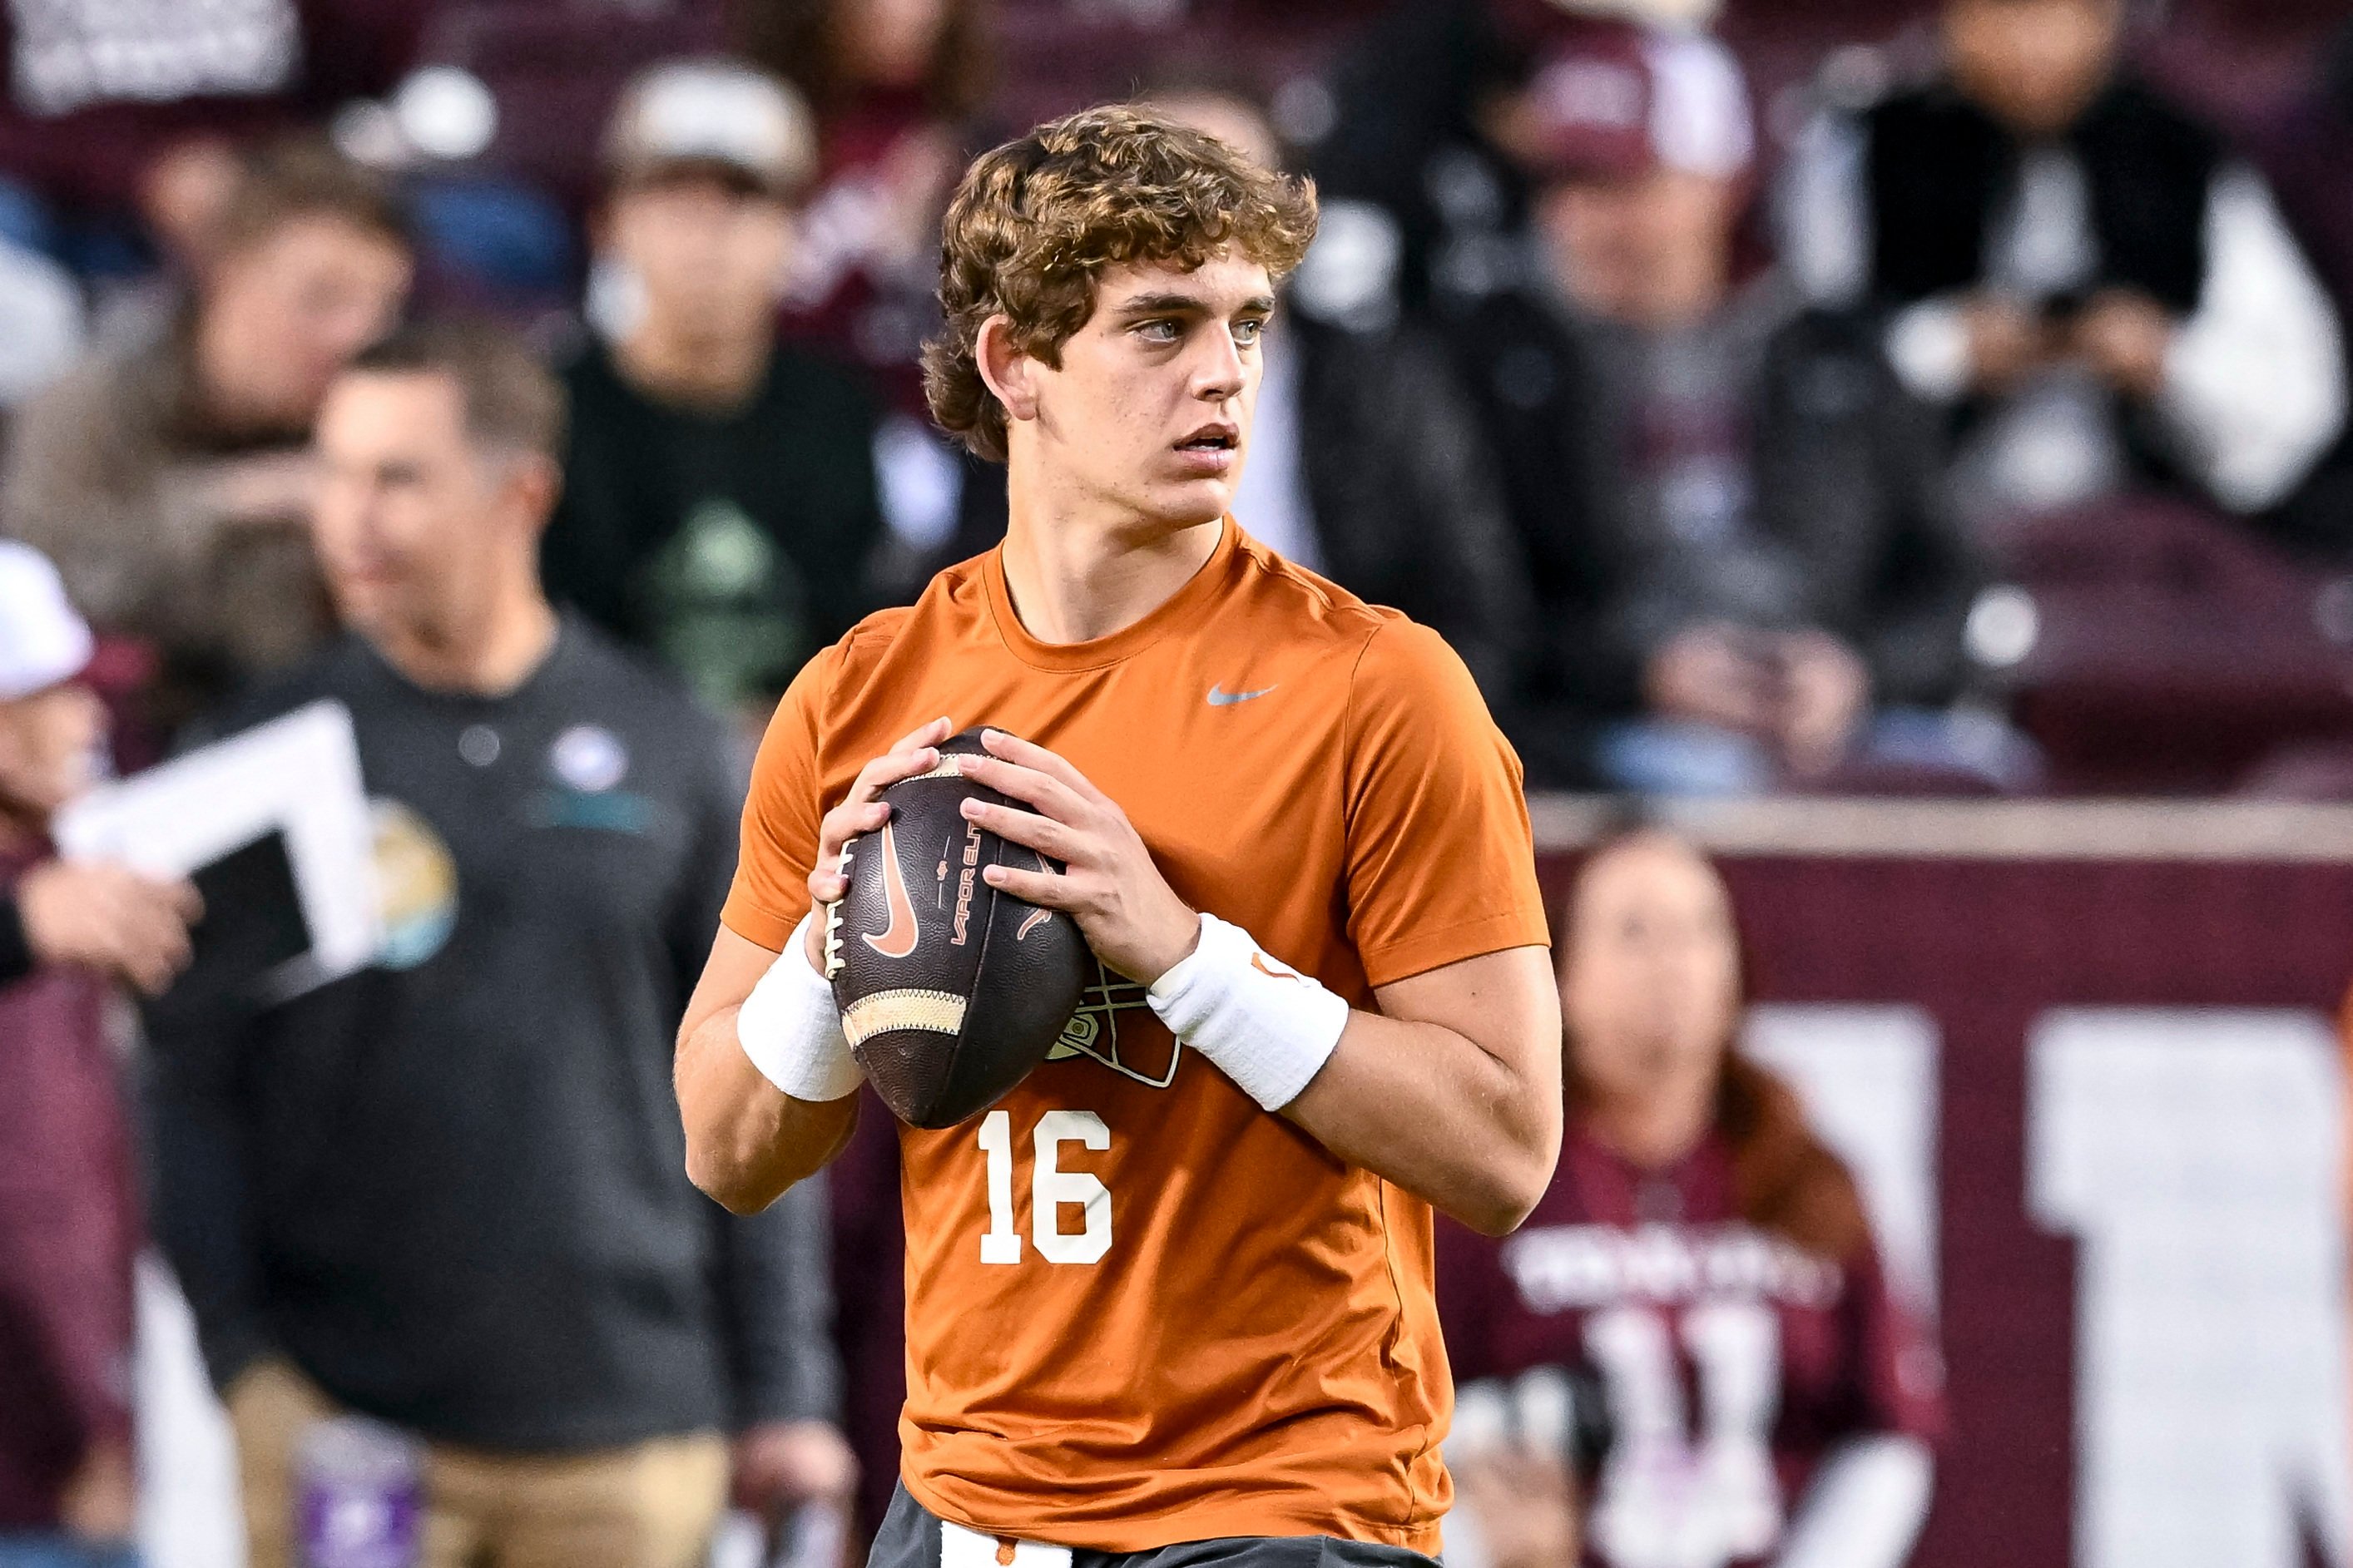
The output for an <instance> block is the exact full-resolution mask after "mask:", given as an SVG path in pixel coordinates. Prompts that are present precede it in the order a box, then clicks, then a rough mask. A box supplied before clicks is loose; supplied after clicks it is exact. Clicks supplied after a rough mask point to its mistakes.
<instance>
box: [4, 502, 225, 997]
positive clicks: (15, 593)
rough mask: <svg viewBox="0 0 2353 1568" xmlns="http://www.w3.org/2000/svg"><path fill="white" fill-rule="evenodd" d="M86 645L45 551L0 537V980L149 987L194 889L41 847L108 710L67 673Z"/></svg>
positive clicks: (176, 964)
mask: <svg viewBox="0 0 2353 1568" xmlns="http://www.w3.org/2000/svg"><path fill="white" fill-rule="evenodd" d="M90 647H91V643H90V627H89V626H87V625H85V624H84V623H83V621H82V618H81V616H79V615H77V614H76V613H75V611H74V609H73V606H72V605H69V604H68V603H67V601H66V595H65V589H64V587H63V586H62V585H61V584H59V582H58V574H57V569H56V568H55V567H53V566H52V565H50V564H49V563H48V560H47V557H45V556H43V555H42V554H41V553H40V552H38V551H37V550H35V549H33V548H32V547H31V546H30V545H26V544H18V543H16V542H12V541H6V540H0V818H8V819H14V821H13V823H11V822H9V821H5V820H0V863H5V862H7V861H9V860H12V859H13V860H14V861H15V862H16V864H15V865H14V866H13V868H6V869H0V985H6V984H9V983H10V982H12V981H16V980H22V979H23V978H24V977H25V976H26V975H27V974H29V973H32V972H33V971H34V970H36V969H42V968H66V967H79V968H84V969H94V970H98V971H100V972H101V973H107V974H111V975H114V976H116V977H118V978H120V979H122V980H125V981H128V982H130V983H131V984H133V985H136V986H138V987H139V988H140V989H141V990H142V991H146V992H149V993H151V994H152V993H153V992H158V991H161V990H163V989H164V986H166V985H168V984H171V982H172V977H173V976H174V975H175V974H177V973H179V972H180V971H181V970H182V969H183V968H185V967H186V965H187V962H188V922H189V921H191V920H193V919H195V913H196V908H197V906H196V901H195V889H192V888H190V887H189V886H188V885H187V884H186V883H185V882H159V881H154V880H151V879H148V878H145V877H142V876H140V875H139V874H138V873H136V872H134V871H131V870H128V869H125V868H122V867H121V866H113V865H105V864H96V865H85V864H79V863H75V862H70V861H65V860H60V859H58V858H56V857H55V856H54V855H52V854H50V853H49V851H48V847H47V832H46V829H47V824H48V819H49V816H50V815H51V814H52V812H53V811H54V809H55V807H56V805H61V804H63V802H64V800H65V799H66V798H67V797H68V796H69V795H77V794H79V793H80V791H81V789H82V788H83V787H84V786H85V785H86V784H88V783H89V782H90V776H91V774H90V762H91V760H92V759H94V758H95V757H96V756H97V755H98V754H99V742H100V731H101V728H102V726H103V724H104V721H105V713H104V710H102V709H101V708H100V705H99V702H98V700H97V699H96V698H95V697H93V696H92V695H90V691H89V690H88V689H86V688H85V687H83V686H81V685H80V684H79V682H78V680H77V679H76V678H77V677H79V675H80V674H81V672H82V669H83V667H84V666H86V665H88V664H89V663H90ZM12 778H13V779H14V780H15V781H16V784H15V788H14V789H11V788H10V787H9V785H8V783H7V782H6V781H8V780H9V779H12ZM27 781H34V782H27ZM27 795H31V796H37V797H38V798H37V801H35V802H34V803H33V804H26V800H25V799H24V798H23V797H25V796H27ZM51 797H54V799H52V798H51Z"/></svg>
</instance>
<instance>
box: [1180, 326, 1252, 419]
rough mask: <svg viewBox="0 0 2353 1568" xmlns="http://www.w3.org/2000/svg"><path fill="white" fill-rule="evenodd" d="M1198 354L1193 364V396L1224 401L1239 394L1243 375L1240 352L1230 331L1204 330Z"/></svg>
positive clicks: (1244, 372)
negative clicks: (1201, 345)
mask: <svg viewBox="0 0 2353 1568" xmlns="http://www.w3.org/2000/svg"><path fill="white" fill-rule="evenodd" d="M1201 338H1202V343H1203V347H1202V349H1201V357H1200V358H1199V360H1198V361H1197V362H1196V363H1195V364H1194V366H1193V392H1194V395H1195V396H1197V397H1199V398H1200V399H1201V400H1202V401H1204V402H1207V403H1223V402H1224V401H1226V399H1228V398H1229V397H1233V396H1237V395H1240V392H1241V390H1242V386H1243V384H1244V380H1245V376H1246V368H1245V366H1244V365H1243V363H1242V351H1241V348H1240V345H1239V344H1237V343H1236V342H1234V340H1233V334H1232V333H1230V332H1204V333H1202V334H1201Z"/></svg>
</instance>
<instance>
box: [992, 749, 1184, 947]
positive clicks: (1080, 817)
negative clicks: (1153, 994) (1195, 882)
mask: <svg viewBox="0 0 2353 1568" xmlns="http://www.w3.org/2000/svg"><path fill="white" fill-rule="evenodd" d="M980 743H981V744H982V745H983V746H985V747H987V750H988V755H987V756H986V757H974V758H967V759H966V760H965V763H964V764H963V766H964V776H965V777H966V778H968V779H970V780H972V781H973V782H974V783H975V784H986V785H987V787H989V788H990V789H993V790H995V791H997V794H999V795H1009V796H1010V797H1012V798H1013V799H1015V800H1018V801H1020V802H1022V803H1024V804H1025V805H1029V806H1032V807H1034V808H1035V809H1034V810H1032V811H1022V810H1019V809H1018V808H1017V807H1013V806H1005V805H988V804H987V803H985V802H982V801H977V800H967V801H965V803H964V815H965V819H966V820H967V821H970V822H975V823H977V824H979V825H980V826H981V827H983V828H984V829H986V830H987V831H988V832H990V833H994V834H996V835H997V837H1000V838H1002V839H1004V840H1006V841H1007V842H1008V843H1010V844H1018V845H1021V846H1022V847H1025V848H1029V849H1035V850H1036V851H1037V852H1038V853H1039V854H1040V855H1043V856H1045V857H1046V858H1048V859H1050V860H1059V861H1060V862H1061V863H1062V865H1063V867H1064V868H1065V869H1063V870H1062V871H1061V872H1060V873H1059V874H1058V873H1055V872H1051V871H1023V870H1017V869H1016V868H1013V867H1010V866H991V867H989V868H987V870H985V871H984V872H983V873H982V875H983V876H985V877H986V878H987V879H988V885H989V886H990V887H992V888H997V889H1003V890H1004V891H1006V892H1008V893H1011V894H1012V895H1013V896H1014V897H1015V898H1017V899H1027V900H1029V901H1030V902H1031V903H1033V904H1037V905H1039V907H1041V908H1044V909H1050V910H1063V911H1065V912H1066V913H1068V914H1069V915H1070V916H1071V918H1072V919H1073V920H1075V921H1078V922H1079V931H1080V932H1081V933H1082V935H1084V936H1085V937H1086V939H1087V944H1088V945H1089V946H1090V947H1092V948H1093V949H1094V950H1095V956H1097V957H1098V958H1101V959H1102V960H1103V962H1104V963H1107V964H1109V965H1110V966H1111V967H1112V968H1113V969H1116V970H1118V971H1119V972H1120V973H1122V974H1124V975H1126V976H1127V977H1128V978H1129V979H1130V980H1133V981H1135V982H1137V983H1138V984H1144V985H1149V984H1152V983H1153V982H1154V981H1155V980H1157V979H1159V978H1160V977H1161V976H1162V975H1163V974H1166V973H1168V971H1169V970H1170V969H1172V968H1174V967H1175V966H1176V963H1177V962H1178V961H1179V960H1181V959H1182V958H1184V956H1185V955H1186V954H1187V953H1188V952H1192V951H1193V944H1194V943H1195V942H1197V941H1198V940H1199V938H1200V934H1201V918H1200V916H1199V915H1198V914H1197V913H1196V912H1195V911H1194V910H1191V909H1189V908H1187V906H1186V903H1185V900H1182V899H1180V898H1178V897H1177V896H1176V889H1173V888H1171V887H1170V886H1169V885H1168V881H1167V879H1166V878H1165V877H1163V876H1161V874H1160V868H1159V867H1158V866H1155V865H1154V864H1153V861H1152V851H1151V850H1149V849H1147V848H1145V844H1144V839H1143V837H1142V836H1140V835H1139V834H1138V833H1137V832H1136V831H1135V828H1134V825H1133V824H1131V823H1130V822H1129V821H1128V820H1127V813H1125V812H1124V811H1122V810H1120V808H1119V805H1118V803H1117V802H1115V801H1113V799H1112V798H1111V797H1110V796H1109V795H1105V794H1103V791H1101V790H1099V789H1097V788H1096V787H1095V786H1094V785H1093V784H1090V783H1088V782H1087V778H1086V775H1085V774H1084V773H1081V772H1079V770H1078V769H1076V768H1074V767H1072V766H1071V764H1070V763H1067V762H1065V761H1064V760H1063V759H1062V758H1060V757H1058V756H1056V755H1055V754H1054V753H1053V752H1050V751H1048V750H1047V749H1046V748H1045V747H1043V746H1039V745H1033V744H1031V743H1030V742H1028V741H1023V740H1018V739H1017V738H1015V737H1014V736H1011V735H1008V734H1005V733H1004V732H1003V731H997V730H987V731H982V733H981V737H980Z"/></svg>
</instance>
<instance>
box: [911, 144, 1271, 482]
mask: <svg viewBox="0 0 2353 1568" xmlns="http://www.w3.org/2000/svg"><path fill="white" fill-rule="evenodd" d="M1314 237H1315V186H1314V183H1313V182H1311V181H1308V180H1306V179H1303V178H1293V177H1291V176H1288V175H1284V174H1275V173H1273V172H1272V171H1271V170H1268V169H1263V168H1261V167H1260V166H1259V165H1258V164H1256V163H1252V162H1251V161H1250V159H1248V158H1246V157H1244V156H1243V155H1242V154H1241V153H1237V152H1235V151H1234V150H1233V149H1232V148H1231V147H1229V146H1227V145H1226V144H1225V143H1224V142H1219V141H1218V140H1217V139H1216V138H1214V137H1210V136H1205V135H1203V134H1202V133H1201V132H1198V131H1195V130H1192V129H1190V128H1189V127H1187V126H1183V125H1179V124H1177V123H1176V122H1175V121H1171V120H1166V119H1163V118H1161V117H1160V116H1159V115H1156V114H1154V113H1153V112H1151V111H1150V110H1143V109H1137V108H1134V107H1132V106H1128V105H1109V106H1105V107H1103V108H1097V109H1088V110H1080V111H1079V112H1078V113H1076V114H1069V115H1065V116H1063V117H1062V118H1061V119H1060V120H1056V121H1049V122H1048V123H1047V124H1044V125H1041V126H1039V127H1038V129H1037V130H1035V131H1032V132H1029V135H1027V136H1024V137H1022V138H1021V139H1020V140H1019V141H1018V142H1007V143H1006V144H1005V145H1004V146H1002V147H998V148H996V149H995V150H993V151H991V152H987V153H982V154H981V155H980V156H979V157H978V158H976V159H975V160H974V161H973V165H972V167H971V168H969V169H967V170H965V176H964V180H963V182H962V183H961V184H958V185H957V186H956V192H955V199H954V200H952V201H951V202H950V203H949V204H948V211H947V217H946V219H945V221H944V224H943V225H942V237H941V242H940V309H941V312H942V314H943V315H944V316H945V318H946V325H945V329H944V331H942V332H941V333H940V335H939V336H938V337H937V338H934V340H933V341H932V342H928V343H925V344H924V345H923V395H924V396H925V398H926V399H928V400H929V402H930V404H931V407H932V417H933V418H934V419H936V420H938V421H939V423H940V427H941V428H942V429H944V430H945V431H947V432H948V434H950V435H952V436H954V437H956V438H957V439H958V440H960V441H962V442H963V443H964V444H965V446H966V447H969V448H971V449H972V451H974V452H975V453H976V454H977V455H979V456H980V457H982V458H987V459H988V460H990V461H991V462H1003V461H1004V460H1005V409H1004V406H1003V405H1001V404H999V403H998V402H997V398H996V395H994V394H992V393H991V392H990V391H989V390H988V387H987V384H986V383H985V382H983V381H982V380H981V377H980V366H979V363H978V362H977V360H976V357H975V345H976V343H977V342H978V341H979V338H980V329H981V325H982V323H984V322H986V321H987V320H988V319H989V318H990V317H991V316H998V315H1001V316H1003V317H1005V318H1006V319H1007V321H1009V322H1010V323H1011V325H1012V336H1013V342H1014V345H1015V346H1016V347H1017V348H1018V349H1019V350H1020V351H1021V352H1022V353H1026V354H1029V355H1031V356H1032V357H1034V358H1037V359H1040V360H1043V361H1044V362H1045V363H1048V364H1052V365H1059V364H1060V356H1061V347H1062V344H1063V343H1065V342H1069V341H1070V338H1071V334H1072V333H1074V332H1076V331H1078V330H1079V329H1080V328H1081V327H1083V326H1085V325H1086V323H1087V318H1088V317H1089V316H1091V315H1092V314H1093V313H1094V307H1095V284H1096V282H1097V280H1098V279H1100V278H1101V277H1102V275H1103V268H1106V267H1113V266H1117V265H1119V264H1121V263H1124V262H1138V261H1156V262H1170V263H1174V264H1175V265H1176V266H1177V267H1180V268H1184V269H1186V270H1187V271H1190V270H1192V269H1193V268H1197V267H1198V266H1200V265H1201V264H1202V263H1203V262H1205V261H1208V259H1210V258H1212V257H1214V256H1216V255H1217V254H1218V253H1219V252H1220V251H1222V250H1224V249H1226V248H1227V247H1229V246H1231V247H1236V248H1238V249H1239V250H1240V252H1241V254H1242V255H1244V256H1247V257H1249V258H1250V259H1251V260H1253V261H1256V262H1258V263H1259V264H1260V265H1261V266H1263V267H1264V268H1266V269H1267V271H1268V273H1269V274H1270V275H1271V276H1272V277H1274V278H1276V279H1281V278H1282V277H1283V276H1284V275H1286V274H1287V273H1289V272H1290V271H1291V270H1292V269H1293V268H1295V267H1297V266H1298V265H1299V261H1300V258H1302V257H1303V256H1305V255H1306V254H1307V246H1308V242H1309V241H1310V240H1312V239H1314Z"/></svg>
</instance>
